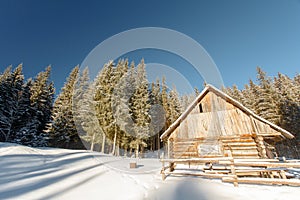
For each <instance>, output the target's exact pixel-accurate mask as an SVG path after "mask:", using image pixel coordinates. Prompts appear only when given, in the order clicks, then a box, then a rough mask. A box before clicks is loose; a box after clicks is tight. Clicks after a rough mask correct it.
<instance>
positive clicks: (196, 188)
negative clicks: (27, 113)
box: [0, 143, 300, 200]
mask: <svg viewBox="0 0 300 200" xmlns="http://www.w3.org/2000/svg"><path fill="white" fill-rule="evenodd" d="M129 162H130V159H129V158H121V157H119V158H116V157H112V156H109V155H104V154H100V153H95V152H89V151H82V150H65V149H51V148H43V149H37V148H29V147H24V146H20V145H14V144H9V143H0V199H30V200H32V199H175V200H176V199H202V200H215V199H224V200H229V199H230V200H231V199H233V200H235V199H242V200H247V199H255V200H256V199H264V200H267V199H278V200H281V199H288V200H292V199H299V196H300V188H299V187H290V186H262V185H243V184H240V185H239V187H233V185H232V184H227V183H222V182H221V181H220V180H209V179H202V178H193V177H174V176H173V177H172V176H170V177H167V179H166V180H165V181H162V180H161V176H160V174H159V171H160V167H161V164H160V163H159V161H158V160H157V159H154V158H151V159H140V160H138V163H137V164H138V168H136V169H129Z"/></svg>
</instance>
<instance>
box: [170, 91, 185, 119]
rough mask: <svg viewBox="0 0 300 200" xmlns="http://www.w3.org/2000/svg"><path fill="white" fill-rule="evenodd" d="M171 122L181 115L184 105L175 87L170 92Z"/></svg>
mask: <svg viewBox="0 0 300 200" xmlns="http://www.w3.org/2000/svg"><path fill="white" fill-rule="evenodd" d="M169 107H170V122H171V124H172V123H173V122H175V120H176V119H177V118H178V117H179V116H180V115H181V112H182V106H181V104H180V101H179V95H178V93H177V91H176V88H175V87H174V88H173V89H172V90H171V91H170V92H169Z"/></svg>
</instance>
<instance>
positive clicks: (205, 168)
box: [160, 153, 300, 186]
mask: <svg viewBox="0 0 300 200" xmlns="http://www.w3.org/2000/svg"><path fill="white" fill-rule="evenodd" d="M228 154H229V156H228V157H212V158H205V157H204V158H186V159H161V160H160V161H161V162H162V169H161V174H162V179H163V180H165V179H166V177H167V176H169V175H177V176H178V175H180V176H187V175H191V176H201V177H206V178H218V179H221V180H222V181H223V182H231V183H233V184H234V186H238V184H239V183H252V184H271V185H293V186H300V179H295V178H291V177H290V176H289V175H288V173H286V172H287V171H289V170H291V169H294V170H295V169H296V170H298V171H300V161H299V160H294V161H279V160H278V159H235V158H233V157H232V155H231V154H230V153H228ZM166 164H167V165H166ZM179 164H183V166H184V167H177V165H179ZM192 166H196V168H195V167H194V168H191V167H192Z"/></svg>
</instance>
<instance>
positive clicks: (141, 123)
mask: <svg viewBox="0 0 300 200" xmlns="http://www.w3.org/2000/svg"><path fill="white" fill-rule="evenodd" d="M136 81H137V85H136V90H135V92H134V94H133V97H132V118H133V120H134V122H135V128H134V136H135V139H134V140H133V141H132V142H131V146H132V147H134V148H135V150H136V157H138V154H139V147H142V150H143V148H144V147H146V146H147V144H146V140H147V139H148V138H149V127H148V125H149V121H150V116H149V109H150V104H149V94H148V81H147V78H146V70H145V63H144V60H142V61H141V62H140V63H139V64H138V66H137V79H136Z"/></svg>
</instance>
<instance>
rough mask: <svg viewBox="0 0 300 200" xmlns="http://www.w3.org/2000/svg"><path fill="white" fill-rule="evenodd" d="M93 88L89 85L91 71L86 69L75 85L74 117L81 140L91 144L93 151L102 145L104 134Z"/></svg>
mask: <svg viewBox="0 0 300 200" xmlns="http://www.w3.org/2000/svg"><path fill="white" fill-rule="evenodd" d="M93 87H94V86H93V85H92V84H90V83H89V70H88V68H87V67H86V68H85V69H84V70H83V72H82V74H81V75H80V77H79V78H78V80H77V82H76V85H75V91H74V97H73V116H74V122H75V125H76V127H77V130H78V134H79V136H80V138H81V139H83V140H84V141H85V142H87V143H89V144H90V150H92V151H93V150H94V147H95V144H100V141H101V138H102V134H104V133H103V131H102V129H101V127H100V126H99V123H98V119H97V117H96V112H95V103H94V96H93Z"/></svg>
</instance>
